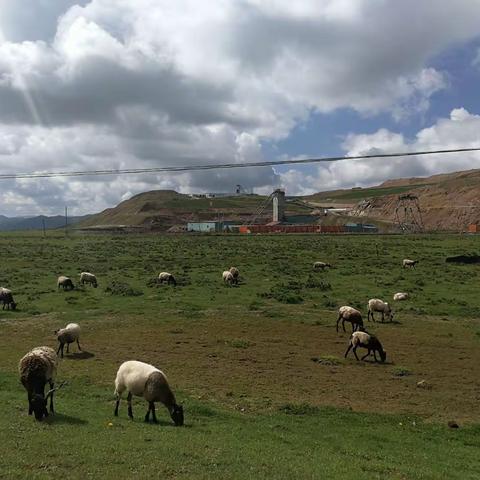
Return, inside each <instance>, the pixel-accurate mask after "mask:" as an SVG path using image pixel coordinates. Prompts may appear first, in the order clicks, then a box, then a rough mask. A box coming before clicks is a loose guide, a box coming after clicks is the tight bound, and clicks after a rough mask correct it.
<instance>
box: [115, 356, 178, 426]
mask: <svg viewBox="0 0 480 480" xmlns="http://www.w3.org/2000/svg"><path fill="white" fill-rule="evenodd" d="M125 391H127V392H128V396H127V402H128V416H129V417H130V418H131V419H132V420H133V412H132V395H135V396H137V397H143V398H144V399H145V400H146V401H147V402H148V410H147V414H146V415H145V421H146V422H148V421H149V420H150V412H152V420H153V421H154V422H155V423H157V417H156V415H155V402H161V403H163V404H164V405H165V406H166V407H167V409H168V411H169V412H170V417H171V418H172V420H173V422H174V423H175V425H177V426H180V425H183V407H182V406H181V405H178V404H177V402H176V400H175V395H174V394H173V393H172V390H171V389H170V386H169V385H168V381H167V377H166V376H165V374H164V373H163V372H162V371H161V370H159V369H158V368H156V367H154V366H153V365H149V364H148V363H143V362H138V361H136V360H129V361H127V362H124V363H122V364H121V365H120V368H119V369H118V372H117V377H116V378H115V396H116V398H117V402H116V405H115V412H114V414H115V416H116V417H117V416H118V407H119V405H120V399H121V397H122V394H123V392H125Z"/></svg>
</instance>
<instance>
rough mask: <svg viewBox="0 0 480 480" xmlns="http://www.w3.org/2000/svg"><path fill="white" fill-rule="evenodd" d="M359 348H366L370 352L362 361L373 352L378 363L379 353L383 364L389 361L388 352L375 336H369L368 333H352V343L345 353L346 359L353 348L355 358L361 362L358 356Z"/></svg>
mask: <svg viewBox="0 0 480 480" xmlns="http://www.w3.org/2000/svg"><path fill="white" fill-rule="evenodd" d="M358 347H362V348H366V349H367V350H368V352H367V354H366V355H364V356H363V357H362V360H364V359H365V358H366V357H368V356H369V355H370V353H371V352H372V351H373V357H374V358H375V361H376V362H378V360H377V352H378V353H379V354H380V359H381V361H382V362H384V361H385V360H386V359H387V352H386V350H384V349H383V347H382V344H381V343H380V340H379V339H378V338H377V337H375V336H374V335H370V334H368V333H367V332H353V333H352V336H351V337H350V343H349V345H348V348H347V351H346V352H345V358H347V355H348V352H349V351H350V350H351V349H352V348H353V354H354V355H355V358H356V359H357V360H359V358H358V356H357V348H358Z"/></svg>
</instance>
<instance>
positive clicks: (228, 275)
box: [222, 270, 235, 286]
mask: <svg viewBox="0 0 480 480" xmlns="http://www.w3.org/2000/svg"><path fill="white" fill-rule="evenodd" d="M222 278H223V281H224V282H225V284H226V285H230V286H232V285H233V284H234V283H235V279H234V278H233V274H232V272H230V270H225V271H224V272H223V273H222Z"/></svg>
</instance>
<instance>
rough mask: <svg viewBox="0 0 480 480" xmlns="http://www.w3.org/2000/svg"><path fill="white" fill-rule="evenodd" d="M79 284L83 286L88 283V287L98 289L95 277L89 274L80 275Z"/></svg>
mask: <svg viewBox="0 0 480 480" xmlns="http://www.w3.org/2000/svg"><path fill="white" fill-rule="evenodd" d="M80 283H81V284H82V285H85V283H89V284H90V285H93V286H94V287H95V288H97V287H98V283H97V277H96V276H95V275H94V274H93V273H89V272H82V273H81V274H80Z"/></svg>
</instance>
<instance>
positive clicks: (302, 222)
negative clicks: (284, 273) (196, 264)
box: [186, 186, 378, 234]
mask: <svg viewBox="0 0 480 480" xmlns="http://www.w3.org/2000/svg"><path fill="white" fill-rule="evenodd" d="M237 187H238V186H237ZM238 194H239V191H238V190H237V195H238ZM210 198H211V197H210ZM269 209H271V210H270V212H271V221H270V222H266V223H265V222H263V223H259V222H257V219H260V218H263V219H264V218H265V213H266V212H268V210H269ZM286 209H287V199H286V197H285V191H284V190H282V189H276V190H274V191H273V192H272V193H271V194H270V196H269V197H268V198H267V199H266V200H264V201H263V202H262V203H261V204H260V205H259V206H258V209H257V210H256V211H255V212H254V213H253V215H251V216H250V218H248V220H246V221H243V222H241V221H238V220H236V221H235V220H225V219H222V220H219V219H217V220H210V221H196V222H195V221H192V222H188V223H187V225H186V230H187V232H191V233H195V232H196V233H241V234H262V233H377V232H378V228H377V226H376V225H372V224H361V223H353V222H348V223H345V224H344V225H323V224H322V218H323V217H324V216H326V215H327V212H328V210H324V211H323V214H322V215H320V216H319V215H318V214H317V215H312V214H304V215H293V216H288V217H287V215H286Z"/></svg>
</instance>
